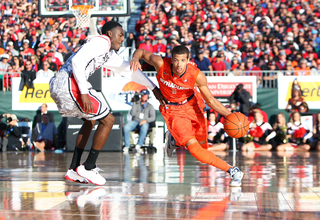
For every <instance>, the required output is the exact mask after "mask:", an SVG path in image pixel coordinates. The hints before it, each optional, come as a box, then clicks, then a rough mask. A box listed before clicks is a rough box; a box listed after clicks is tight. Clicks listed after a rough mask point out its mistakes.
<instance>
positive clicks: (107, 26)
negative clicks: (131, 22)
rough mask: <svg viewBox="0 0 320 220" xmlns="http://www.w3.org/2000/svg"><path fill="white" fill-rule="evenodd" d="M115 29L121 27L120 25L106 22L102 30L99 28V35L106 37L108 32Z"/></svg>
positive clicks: (114, 22)
mask: <svg viewBox="0 0 320 220" xmlns="http://www.w3.org/2000/svg"><path fill="white" fill-rule="evenodd" d="M116 27H121V28H122V25H121V24H119V23H118V22H116V21H108V22H107V23H105V24H104V25H103V26H102V28H101V34H105V35H107V33H108V31H111V30H112V29H114V28H116Z"/></svg>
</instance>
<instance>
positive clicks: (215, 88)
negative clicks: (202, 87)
mask: <svg viewBox="0 0 320 220" xmlns="http://www.w3.org/2000/svg"><path fill="white" fill-rule="evenodd" d="M256 79H257V78H256V77H255V76H230V77H223V76H213V77H207V81H208V88H209V89H210V91H211V93H212V95H213V96H214V97H215V98H217V99H218V100H220V99H221V98H223V99H224V100H226V99H228V98H229V97H230V96H231V94H232V93H233V92H234V90H235V88H236V86H237V85H238V84H240V83H241V84H243V88H244V89H245V90H247V91H248V92H249V93H250V95H251V97H252V100H251V101H252V102H257V84H256Z"/></svg>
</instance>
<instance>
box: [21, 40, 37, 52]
mask: <svg viewBox="0 0 320 220" xmlns="http://www.w3.org/2000/svg"><path fill="white" fill-rule="evenodd" d="M29 43H30V41H29V40H23V49H24V55H25V56H31V55H34V50H33V49H32V48H29Z"/></svg>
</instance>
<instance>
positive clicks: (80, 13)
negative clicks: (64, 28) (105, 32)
mask: <svg viewBox="0 0 320 220" xmlns="http://www.w3.org/2000/svg"><path fill="white" fill-rule="evenodd" d="M93 8H94V6H93V5H73V6H72V7H71V11H72V13H73V14H74V16H75V17H76V19H77V24H76V27H80V28H84V27H88V26H89V23H90V16H91V13H90V9H93Z"/></svg>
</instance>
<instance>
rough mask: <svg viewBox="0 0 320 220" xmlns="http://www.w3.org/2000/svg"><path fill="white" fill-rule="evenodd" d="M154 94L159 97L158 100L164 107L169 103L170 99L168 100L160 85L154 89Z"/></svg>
mask: <svg viewBox="0 0 320 220" xmlns="http://www.w3.org/2000/svg"><path fill="white" fill-rule="evenodd" d="M152 92H153V94H154V96H155V97H156V99H158V101H159V102H160V105H161V106H162V107H165V106H166V104H167V103H168V101H167V100H166V98H165V97H164V96H163V95H162V93H161V91H160V89H159V88H158V87H155V88H154V89H153V90H152Z"/></svg>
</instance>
